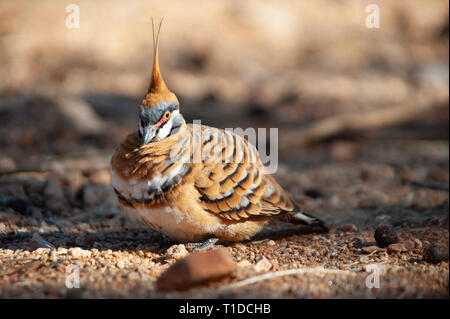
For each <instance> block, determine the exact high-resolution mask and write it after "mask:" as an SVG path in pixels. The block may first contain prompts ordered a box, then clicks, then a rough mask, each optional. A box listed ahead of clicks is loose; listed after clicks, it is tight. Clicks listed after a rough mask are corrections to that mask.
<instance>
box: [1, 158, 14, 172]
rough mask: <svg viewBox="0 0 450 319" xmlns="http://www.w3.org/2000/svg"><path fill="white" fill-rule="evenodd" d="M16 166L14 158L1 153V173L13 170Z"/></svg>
mask: <svg viewBox="0 0 450 319" xmlns="http://www.w3.org/2000/svg"><path fill="white" fill-rule="evenodd" d="M16 167H17V166H16V162H15V161H14V160H13V159H12V158H10V157H8V156H4V155H0V173H2V172H10V171H13V170H15V169H16Z"/></svg>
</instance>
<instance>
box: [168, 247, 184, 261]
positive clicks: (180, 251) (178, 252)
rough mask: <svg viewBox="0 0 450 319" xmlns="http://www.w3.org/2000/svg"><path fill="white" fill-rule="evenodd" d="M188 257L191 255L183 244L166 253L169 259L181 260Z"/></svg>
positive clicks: (170, 248)
mask: <svg viewBox="0 0 450 319" xmlns="http://www.w3.org/2000/svg"><path fill="white" fill-rule="evenodd" d="M187 255H189V252H188V251H187V249H186V246H185V245H183V244H179V245H173V246H170V247H169V248H168V249H167V251H166V258H167V259H181V258H184V257H186V256H187Z"/></svg>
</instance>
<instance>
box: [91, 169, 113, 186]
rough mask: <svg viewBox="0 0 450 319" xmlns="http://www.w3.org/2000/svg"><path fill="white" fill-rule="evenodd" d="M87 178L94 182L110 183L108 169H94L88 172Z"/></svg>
mask: <svg viewBox="0 0 450 319" xmlns="http://www.w3.org/2000/svg"><path fill="white" fill-rule="evenodd" d="M89 179H90V181H91V182H92V183H95V184H104V185H111V172H110V170H109V169H102V170H96V171H93V172H91V173H90V174H89Z"/></svg>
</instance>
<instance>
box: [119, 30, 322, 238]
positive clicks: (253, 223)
mask: <svg viewBox="0 0 450 319" xmlns="http://www.w3.org/2000/svg"><path fill="white" fill-rule="evenodd" d="M111 172H112V174H111V175H112V185H113V187H114V189H115V191H116V194H117V197H118V200H119V202H120V203H121V204H122V205H123V206H124V208H125V209H126V211H127V212H128V213H129V214H130V215H131V216H132V217H134V218H136V219H139V220H141V221H143V222H144V223H146V224H148V225H149V226H151V227H152V228H154V229H156V230H158V231H160V232H163V233H165V234H167V235H168V236H170V237H173V238H175V239H178V240H180V241H190V242H192V241H203V240H206V239H208V238H211V237H215V238H219V239H220V241H240V240H243V239H246V238H249V237H250V236H252V235H254V234H255V233H257V232H258V231H259V230H261V228H262V227H263V226H264V225H265V224H266V223H267V222H268V221H270V220H271V219H273V216H274V215H279V216H287V217H291V219H294V220H298V221H300V222H305V223H310V224H320V223H321V222H320V221H319V220H317V219H315V218H314V217H311V216H308V215H306V214H303V213H301V212H300V211H299V208H298V207H297V205H295V203H294V202H292V200H291V199H290V197H289V195H288V194H287V193H286V192H285V191H284V190H283V189H282V187H281V186H280V185H279V184H278V183H277V182H276V181H275V179H274V178H273V177H272V176H270V175H269V174H267V172H266V169H265V167H264V165H263V164H262V163H261V161H260V160H259V157H258V151H257V150H256V148H255V147H254V146H253V145H252V144H250V143H248V142H247V141H246V140H245V139H244V138H242V137H240V136H238V135H236V134H234V133H232V132H230V131H224V130H221V129H217V128H213V127H208V126H204V125H201V126H200V129H198V127H194V126H193V125H189V124H188V125H186V123H185V122H184V119H183V118H182V116H181V114H179V103H178V100H177V98H176V96H175V94H173V93H172V92H170V91H169V89H168V88H167V86H166V84H165V82H164V80H163V78H162V76H161V73H160V69H159V60H158V38H157V39H156V43H155V55H154V60H153V70H152V78H151V84H150V87H149V89H148V92H147V94H146V95H145V97H144V99H143V101H142V105H141V113H140V125H139V131H138V132H134V133H132V134H130V135H129V136H128V137H127V138H126V139H125V141H124V142H123V143H121V145H120V146H119V147H118V149H117V150H116V152H115V154H114V155H113V157H112V159H111Z"/></svg>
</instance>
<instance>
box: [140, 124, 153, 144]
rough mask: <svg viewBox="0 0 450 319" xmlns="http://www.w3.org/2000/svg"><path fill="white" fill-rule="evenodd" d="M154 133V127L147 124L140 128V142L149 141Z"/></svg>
mask: <svg viewBox="0 0 450 319" xmlns="http://www.w3.org/2000/svg"><path fill="white" fill-rule="evenodd" d="M155 135H156V127H154V126H153V125H149V126H147V127H144V128H142V144H147V143H149V142H150V141H151V140H152V139H153V138H154V137H155Z"/></svg>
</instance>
